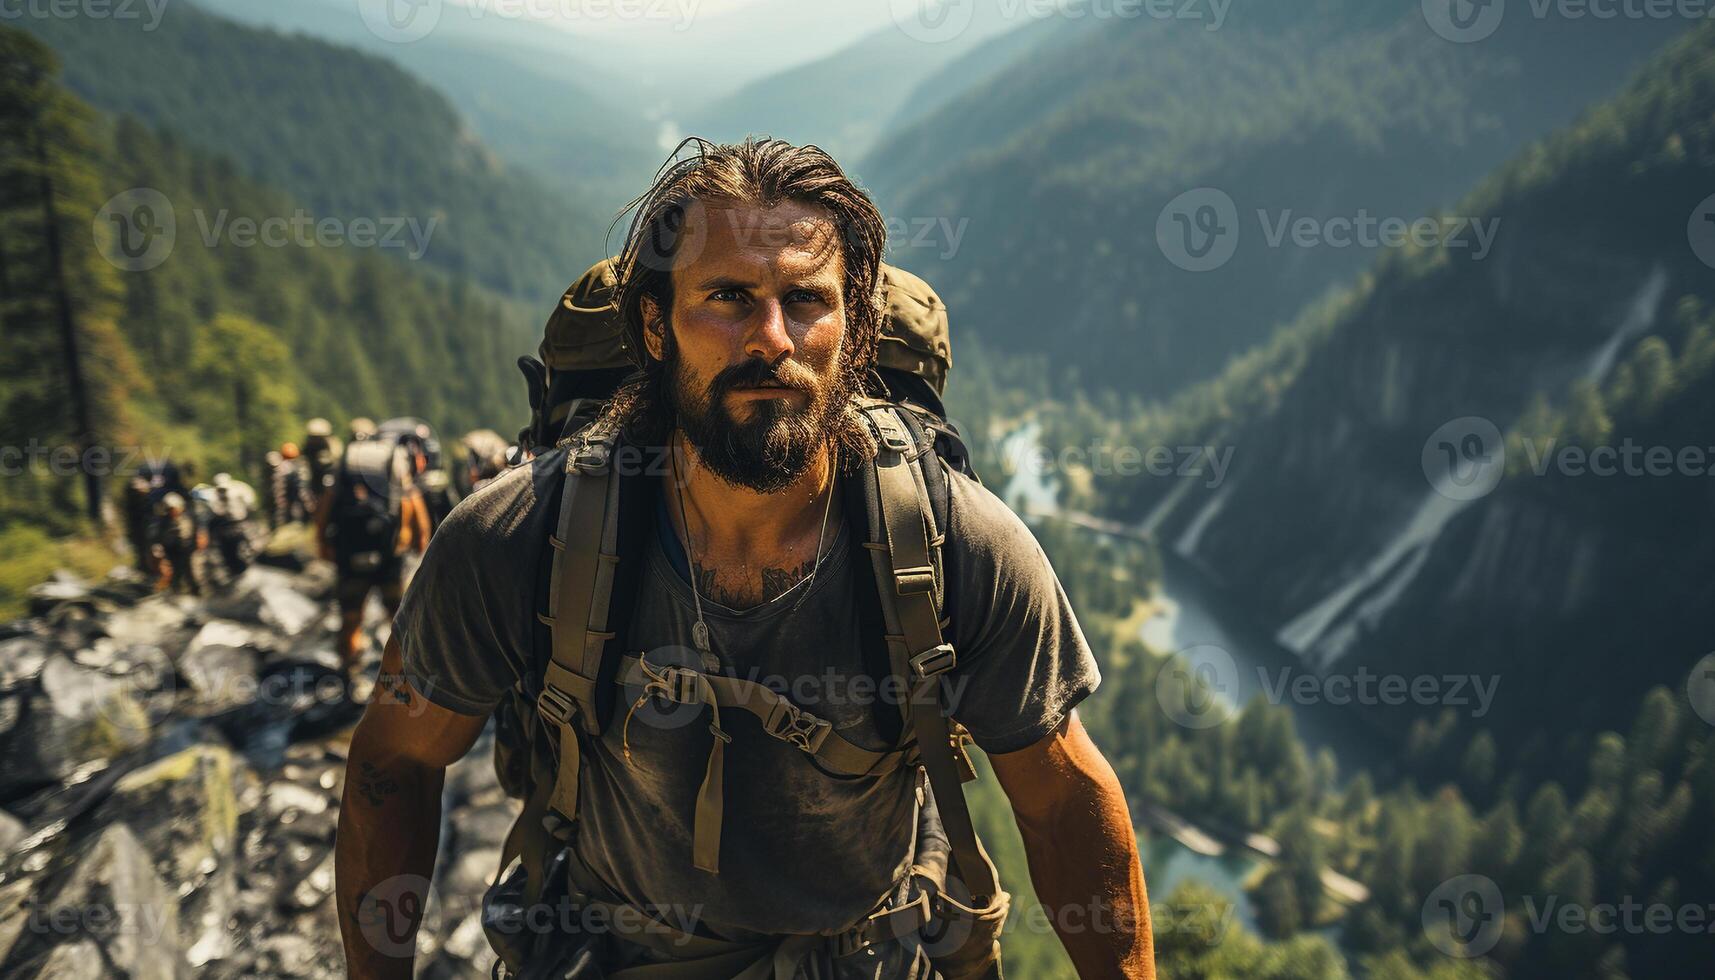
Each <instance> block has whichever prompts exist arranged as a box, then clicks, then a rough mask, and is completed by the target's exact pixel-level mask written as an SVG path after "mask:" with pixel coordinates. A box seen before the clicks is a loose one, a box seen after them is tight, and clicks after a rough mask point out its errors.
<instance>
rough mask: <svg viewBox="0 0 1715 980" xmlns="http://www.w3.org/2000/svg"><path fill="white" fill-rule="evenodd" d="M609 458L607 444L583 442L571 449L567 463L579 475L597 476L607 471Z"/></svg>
mask: <svg viewBox="0 0 1715 980" xmlns="http://www.w3.org/2000/svg"><path fill="white" fill-rule="evenodd" d="M609 456H610V453H609V452H608V446H607V443H605V442H583V443H578V444H576V445H574V446H572V447H571V452H570V453H568V454H567V461H566V463H567V465H568V466H570V467H571V468H572V469H575V470H577V471H578V472H579V473H587V474H589V475H592V476H596V475H600V474H601V473H605V472H606V471H607V462H608V458H609Z"/></svg>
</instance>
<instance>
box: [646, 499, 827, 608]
mask: <svg viewBox="0 0 1715 980" xmlns="http://www.w3.org/2000/svg"><path fill="white" fill-rule="evenodd" d="M830 530H831V531H832V532H833V534H834V542H833V544H831V545H829V546H828V553H827V555H826V556H824V557H823V558H822V564H821V570H822V571H826V572H828V573H829V574H827V575H823V574H821V573H820V572H818V573H816V575H815V579H814V581H812V580H811V578H810V576H808V575H806V576H804V577H803V578H801V579H799V580H798V581H796V582H794V583H792V587H791V588H789V589H787V590H786V591H785V592H782V593H780V594H779V595H777V596H775V597H774V598H772V599H770V600H768V601H767V602H764V603H761V604H760V605H755V606H751V607H750V608H748V609H734V608H732V607H731V606H727V605H722V604H721V603H719V602H716V601H715V600H713V599H711V598H709V597H708V596H706V595H704V596H701V597H700V598H701V599H702V603H703V608H704V609H705V610H711V611H713V612H716V613H719V614H720V615H721V616H723V617H726V618H729V619H749V620H757V619H766V618H769V617H771V616H774V615H776V614H778V613H781V612H785V611H787V610H790V609H792V608H793V607H794V606H796V605H797V604H798V600H799V593H800V591H801V590H802V589H803V588H804V587H805V585H806V583H808V585H809V587H810V590H811V592H812V593H814V592H818V591H820V590H821V589H822V588H823V582H824V580H826V579H830V578H834V577H835V576H836V574H837V573H839V572H840V571H841V566H842V565H843V564H844V563H845V559H846V532H847V528H846V524H845V522H844V521H840V522H839V524H838V526H836V527H834V528H831V529H830ZM655 553H656V557H657V558H659V559H660V560H661V561H662V562H664V563H665V564H666V566H667V570H668V572H669V573H670V574H665V575H662V578H663V579H664V580H665V581H666V582H667V583H668V585H669V587H670V588H672V589H673V591H674V593H675V595H677V596H678V597H679V598H680V599H682V600H683V601H684V602H685V603H687V604H691V605H694V604H695V600H694V599H693V597H692V595H691V565H690V561H689V559H688V557H687V556H686V554H685V546H684V544H683V543H681V542H680V541H679V536H678V535H677V534H675V533H673V522H672V518H671V517H670V516H669V514H668V512H667V493H666V488H665V487H663V488H662V492H660V493H657V494H656V495H655ZM803 598H804V600H805V601H808V600H809V597H808V596H804V597H803Z"/></svg>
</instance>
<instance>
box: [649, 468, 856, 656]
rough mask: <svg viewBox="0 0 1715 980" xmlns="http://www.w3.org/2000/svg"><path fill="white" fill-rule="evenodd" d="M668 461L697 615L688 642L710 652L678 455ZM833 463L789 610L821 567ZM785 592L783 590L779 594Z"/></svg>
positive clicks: (831, 503)
mask: <svg viewBox="0 0 1715 980" xmlns="http://www.w3.org/2000/svg"><path fill="white" fill-rule="evenodd" d="M670 461H671V463H672V467H673V484H674V486H673V496H674V497H676V498H677V499H678V502H679V523H680V524H682V525H683V526H684V528H685V564H686V565H687V566H688V568H689V571H690V573H691V574H690V580H691V603H692V605H693V606H694V607H695V609H696V616H697V621H696V622H695V623H693V624H691V643H692V644H694V645H695V646H696V648H697V650H698V651H700V652H702V653H704V654H712V653H713V648H712V645H711V644H710V642H709V623H708V620H706V619H704V618H703V595H702V591H701V590H700V589H698V588H697V556H696V549H695V546H694V545H693V544H692V543H691V522H690V519H689V518H688V517H686V516H685V490H684V488H685V481H683V480H681V479H679V457H678V454H677V453H674V454H672V456H671V457H670ZM834 463H835V460H832V459H830V460H829V461H828V466H829V479H828V499H827V501H826V502H824V503H823V504H822V528H821V530H819V531H817V532H816V557H815V560H814V562H813V563H812V564H811V565H810V574H809V575H806V576H804V578H802V579H800V580H798V581H797V582H795V583H793V585H792V588H794V589H798V590H799V592H798V599H797V601H795V602H794V603H793V604H792V610H791V611H792V612H797V611H798V607H799V606H801V605H803V604H804V597H805V596H806V595H809V594H810V588H811V587H812V586H813V585H815V583H816V573H817V572H819V571H821V570H822V545H823V543H824V542H825V541H826V540H827V536H828V515H829V514H830V513H832V512H833V509H834V481H833V466H834ZM788 591H790V590H788ZM784 594H785V593H782V595H784ZM769 601H773V600H769Z"/></svg>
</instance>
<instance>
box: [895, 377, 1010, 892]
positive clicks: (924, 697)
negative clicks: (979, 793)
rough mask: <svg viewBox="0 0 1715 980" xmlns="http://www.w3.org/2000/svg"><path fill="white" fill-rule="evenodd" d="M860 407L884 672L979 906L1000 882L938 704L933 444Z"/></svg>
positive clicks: (946, 658) (948, 661) (949, 660)
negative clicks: (895, 684)
mask: <svg viewBox="0 0 1715 980" xmlns="http://www.w3.org/2000/svg"><path fill="white" fill-rule="evenodd" d="M861 407H862V409H863V413H864V417H865V418H866V420H867V421H868V422H869V425H870V431H871V434H872V435H873V436H874V437H875V440H876V445H877V447H878V452H877V454H876V457H875V460H874V462H873V464H872V466H871V467H870V470H871V473H870V476H869V479H873V481H874V482H873V484H871V486H872V487H873V492H872V493H866V496H871V498H872V503H871V508H873V509H872V512H871V513H870V514H869V515H868V516H869V517H870V520H869V521H868V524H869V530H868V540H867V541H866V542H865V545H864V546H865V547H866V548H867V549H868V550H869V553H870V559H871V563H872V566H873V569H874V572H875V577H876V592H877V594H878V595H879V596H880V599H881V610H882V617H883V620H884V622H885V625H886V631H887V632H886V635H887V645H888V651H889V655H890V659H891V668H892V673H893V675H894V676H896V677H899V678H901V681H902V683H903V685H904V690H905V691H906V692H907V693H908V696H907V698H906V702H907V703H906V706H905V707H906V714H907V716H908V719H907V724H908V726H909V730H910V731H911V733H912V734H913V735H914V736H915V739H916V743H917V751H918V753H919V755H920V757H921V759H922V762H923V768H924V769H925V770H926V771H927V772H928V775H929V784H930V788H931V789H932V790H933V792H934V794H935V803H936V807H937V809H938V810H939V811H940V816H941V821H942V824H943V825H944V828H945V830H946V832H947V840H948V843H949V844H950V845H951V847H952V852H953V861H954V863H955V864H956V865H957V866H958V869H959V875H960V877H961V879H962V880H963V882H964V884H965V886H966V887H967V888H968V889H969V890H970V893H971V896H972V898H973V899H975V901H976V904H977V905H979V906H986V905H987V904H989V903H990V902H991V901H992V900H994V899H996V898H997V897H998V896H999V895H1000V894H1001V889H1000V882H999V877H998V875H997V874H996V872H995V868H994V863H993V862H992V861H990V860H989V857H988V854H987V852H986V851H984V850H983V846H982V842H981V841H979V840H978V839H977V834H976V828H975V825H974V824H973V823H972V821H971V812H970V807H969V805H968V803H967V802H966V800H965V796H964V786H963V784H964V782H965V781H966V778H967V774H968V773H970V772H971V770H970V763H969V760H968V759H966V758H964V756H963V753H964V749H963V737H962V735H961V734H960V733H959V732H958V730H957V728H956V726H955V723H954V722H953V720H952V718H951V717H950V715H949V714H948V712H947V710H946V707H945V703H946V702H945V699H944V698H943V696H942V695H943V689H942V687H943V685H942V675H944V674H945V673H947V672H948V671H949V670H952V669H953V667H954V666H955V665H956V664H957V663H958V654H957V653H956V651H954V649H953V646H952V644H951V643H948V642H947V641H946V639H945V638H944V637H943V635H942V633H941V620H940V614H941V607H942V602H943V599H944V596H945V586H944V583H943V580H944V575H943V570H942V562H941V557H940V553H941V545H942V541H943V533H944V528H945V526H946V523H945V522H946V520H947V513H948V511H947V509H946V508H945V507H942V508H937V507H936V505H935V497H936V495H937V493H936V490H937V488H935V487H932V486H931V484H932V483H935V482H936V481H937V480H938V481H939V486H938V492H939V494H940V495H941V496H942V502H943V503H946V502H947V499H948V498H947V497H946V494H947V488H946V485H945V480H946V474H945V473H943V472H941V470H940V462H939V460H938V459H937V458H936V457H935V454H934V451H933V445H932V439H931V438H930V437H929V436H928V434H927V433H926V432H925V430H924V429H923V428H922V426H921V425H919V424H918V423H917V422H916V420H915V419H914V418H912V417H911V416H910V413H909V412H906V411H901V410H900V409H899V408H897V407H896V406H894V405H892V404H891V403H888V402H885V401H881V400H866V401H865V402H864V403H863V404H862V406H861ZM866 483H868V479H866ZM871 508H866V509H871ZM937 509H939V510H940V513H939V514H937V513H936V511H937Z"/></svg>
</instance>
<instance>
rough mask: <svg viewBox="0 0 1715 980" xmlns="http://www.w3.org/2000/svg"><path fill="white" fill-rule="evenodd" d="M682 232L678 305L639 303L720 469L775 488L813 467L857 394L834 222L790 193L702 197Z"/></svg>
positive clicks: (763, 488) (700, 444)
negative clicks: (763, 198)
mask: <svg viewBox="0 0 1715 980" xmlns="http://www.w3.org/2000/svg"><path fill="white" fill-rule="evenodd" d="M681 242H682V244H681V246H680V248H679V251H678V254H677V255H676V257H675V260H674V266H673V302H672V308H671V309H670V310H667V311H662V310H660V309H659V308H658V307H657V306H656V305H655V304H654V303H653V302H651V301H650V300H649V299H645V300H644V304H643V313H644V317H645V320H646V322H648V323H649V324H650V325H651V326H650V329H649V331H648V332H647V336H646V340H647V343H648V345H649V351H650V354H651V355H652V356H654V357H657V358H659V359H661V360H662V361H664V362H665V363H666V365H667V381H668V385H667V387H668V392H669V397H670V399H671V401H672V406H673V408H674V409H675V410H676V411H677V413H678V425H679V428H680V429H681V430H682V431H683V432H684V433H685V436H686V438H687V439H688V440H690V442H691V445H693V446H695V447H696V449H697V454H698V456H699V457H700V458H701V459H702V461H703V463H704V464H705V465H706V466H708V467H709V469H710V470H711V471H712V472H713V473H714V474H715V475H716V476H718V477H720V478H721V479H723V480H725V481H726V482H728V483H731V484H733V485H735V486H742V487H747V488H749V489H752V490H755V491H757V492H761V493H769V492H773V491H776V490H779V489H780V488H782V487H784V486H785V485H787V484H788V483H790V482H792V481H793V480H794V479H796V478H798V477H799V476H802V475H803V474H804V473H805V472H806V471H807V470H808V468H809V466H810V464H811V462H813V461H814V459H815V455H816V451H817V449H818V448H819V447H821V446H822V445H823V444H825V443H826V441H827V438H828V432H829V427H830V425H831V423H832V421H833V420H834V419H835V418H836V417H837V415H838V413H839V412H840V411H841V410H842V409H843V407H844V404H845V401H846V400H847V398H848V397H849V395H850V392H848V391H846V390H844V389H845V385H844V384H843V383H842V380H841V379H842V375H841V371H840V357H841V353H842V350H843V344H844V340H845V323H846V310H845V299H844V295H843V294H844V289H843V284H844V281H845V269H844V259H843V255H842V252H841V249H840V245H839V237H838V234H837V232H836V228H835V225H834V222H833V220H832V218H831V217H830V216H829V215H828V214H827V212H826V211H824V210H822V209H820V208H815V207H811V206H808V205H804V204H799V203H796V202H790V201H788V202H783V203H781V204H779V205H777V206H775V207H773V208H761V207H756V206H752V205H743V204H724V203H716V204H705V203H704V202H701V201H696V202H693V203H692V205H691V207H690V208H689V210H688V211H687V214H686V222H685V231H684V235H683V238H682V239H681ZM663 314H665V322H662V317H663Z"/></svg>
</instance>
